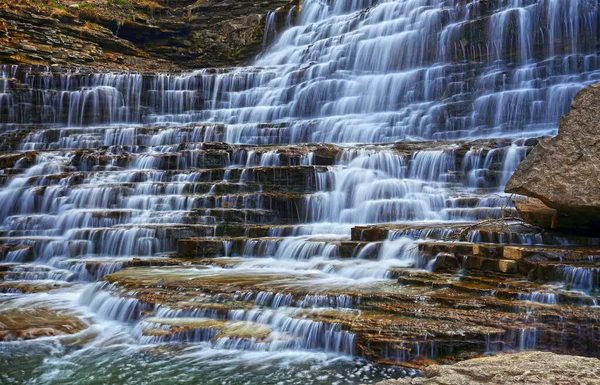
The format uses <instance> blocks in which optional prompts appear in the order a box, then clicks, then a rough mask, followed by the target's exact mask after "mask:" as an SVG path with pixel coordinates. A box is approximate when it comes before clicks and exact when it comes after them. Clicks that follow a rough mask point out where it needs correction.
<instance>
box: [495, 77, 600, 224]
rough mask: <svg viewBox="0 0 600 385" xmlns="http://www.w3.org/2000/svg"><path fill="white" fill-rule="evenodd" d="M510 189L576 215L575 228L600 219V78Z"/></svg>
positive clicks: (534, 153)
mask: <svg viewBox="0 0 600 385" xmlns="http://www.w3.org/2000/svg"><path fill="white" fill-rule="evenodd" d="M506 192H509V193H515V194H521V195H526V196H529V197H533V198H538V199H539V200H541V201H542V202H543V203H544V204H545V205H547V206H549V207H550V208H553V209H555V210H557V211H558V214H559V215H569V216H571V217H573V220H572V226H571V228H573V229H593V228H594V227H595V226H597V225H598V224H599V223H600V83H597V84H594V85H591V86H589V87H587V88H585V89H583V90H582V91H580V92H579V94H577V96H576V97H575V100H574V101H573V104H572V106H571V112H569V113H568V114H567V115H565V116H564V117H563V118H562V120H561V123H560V128H559V132H558V135H557V136H556V137H554V138H551V139H546V140H542V141H540V142H539V144H538V145H537V146H536V147H535V148H534V149H533V150H532V151H531V153H530V154H529V155H528V156H527V158H526V159H525V161H523V162H522V163H521V165H520V166H519V167H518V168H517V170H516V172H515V173H514V175H513V177H512V178H511V179H510V181H509V182H508V184H507V185H506Z"/></svg>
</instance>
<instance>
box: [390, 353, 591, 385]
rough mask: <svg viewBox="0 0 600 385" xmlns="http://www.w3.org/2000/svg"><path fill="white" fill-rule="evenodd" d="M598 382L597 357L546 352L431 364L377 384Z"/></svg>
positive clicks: (472, 384) (482, 384)
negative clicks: (422, 372)
mask: <svg viewBox="0 0 600 385" xmlns="http://www.w3.org/2000/svg"><path fill="white" fill-rule="evenodd" d="M403 384H407V385H408V384H411V385H416V384H428V385H436V384H440V385H441V384H444V385H467V384H468V385H479V384H481V385H484V384H485V385H488V384H495V385H508V384H600V360H598V359H596V358H586V357H577V356H564V355H558V354H553V353H546V352H526V353H518V354H499V355H496V356H492V357H484V358H475V359H472V360H467V361H463V362H460V363H458V364H455V365H433V366H430V367H428V368H426V369H425V376H424V377H419V378H410V379H409V378H406V379H400V380H390V381H383V382H380V383H379V384H378V385H403Z"/></svg>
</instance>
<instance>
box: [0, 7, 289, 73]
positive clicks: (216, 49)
mask: <svg viewBox="0 0 600 385" xmlns="http://www.w3.org/2000/svg"><path fill="white" fill-rule="evenodd" d="M291 6H292V3H291V2H289V0H272V1H268V2H256V3H255V2H252V1H249V0H243V1H228V0H224V1H205V0H198V1H195V0H176V1H173V0H170V1H169V0H156V1H154V0H82V1H77V0H50V1H38V0H0V61H1V62H2V63H5V64H6V63H15V64H32V65H47V66H50V65H54V66H61V67H73V66H85V67H96V68H116V69H123V70H141V71H153V70H161V71H177V70H182V69H195V68H202V67H221V66H235V65H241V64H245V63H247V62H249V61H251V60H252V59H253V58H254V57H255V55H256V54H257V53H258V52H259V51H260V49H261V47H262V44H263V31H264V24H265V18H266V15H267V13H268V12H269V11H274V10H275V9H277V8H281V9H283V10H286V9H289V8H290V7H291Z"/></svg>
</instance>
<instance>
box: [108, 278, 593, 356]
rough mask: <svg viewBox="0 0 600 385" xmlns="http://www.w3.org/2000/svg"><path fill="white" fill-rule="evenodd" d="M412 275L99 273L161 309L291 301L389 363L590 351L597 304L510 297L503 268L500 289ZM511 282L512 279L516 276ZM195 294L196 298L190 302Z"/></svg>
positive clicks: (186, 311)
mask: <svg viewBox="0 0 600 385" xmlns="http://www.w3.org/2000/svg"><path fill="white" fill-rule="evenodd" d="M406 271H407V272H408V271H409V270H406ZM412 273H414V274H415V275H421V281H420V282H421V284H418V285H412V284H411V285H410V286H403V285H402V286H401V285H400V284H394V283H391V282H390V281H385V282H379V283H376V284H373V283H370V284H367V285H366V286H364V285H363V284H360V283H357V284H355V285H353V286H352V287H344V286H341V287H335V286H334V287H331V288H328V289H327V290H324V289H323V288H322V287H319V286H318V285H315V284H314V281H313V280H312V279H313V277H312V276H310V275H309V276H297V275H293V274H292V275H289V276H288V275H286V274H284V273H282V275H278V274H275V275H273V274H268V273H267V274H260V273H257V274H255V275H247V274H246V275H244V274H243V273H239V272H236V269H224V270H219V269H204V270H203V269H199V268H192V269H187V268H169V269H164V270H161V271H156V270H152V271H150V270H149V269H145V268H133V269H126V270H122V271H120V272H118V273H115V274H112V275H110V276H107V277H105V281H107V282H111V283H113V284H114V285H115V286H114V287H113V288H111V289H110V290H113V291H114V293H115V294H116V295H124V296H130V295H131V293H135V298H136V299H137V300H138V301H140V303H141V304H142V305H141V306H140V307H144V306H147V307H153V306H154V307H155V306H156V305H160V308H159V309H161V314H160V317H172V318H180V317H192V318H194V317H196V318H203V317H207V315H210V318H213V319H228V314H229V312H232V311H234V312H235V314H236V317H238V318H236V319H246V318H245V317H246V316H250V312H248V310H251V309H252V317H258V316H259V315H260V314H262V313H266V314H270V313H271V312H273V311H275V309H277V308H278V307H281V306H284V307H287V308H289V307H297V309H294V311H293V312H290V313H289V314H291V315H292V317H298V318H301V319H304V320H306V322H308V321H310V322H317V323H318V322H323V323H324V324H326V325H331V324H335V325H338V327H339V328H340V329H339V330H341V331H347V332H350V333H352V334H354V335H355V339H354V342H355V346H354V349H355V354H357V355H361V356H364V357H366V358H369V359H373V360H377V361H386V362H388V363H390V362H400V361H411V360H415V359H417V358H435V357H438V356H440V355H444V354H445V353H450V352H453V351H454V352H456V350H457V349H459V350H460V349H468V350H469V351H473V352H490V351H500V350H504V349H510V348H519V347H520V348H531V349H535V348H537V349H541V348H544V349H548V350H553V351H569V352H579V354H597V352H598V346H599V345H598V334H597V332H598V326H597V324H596V323H597V321H598V320H599V319H600V318H599V317H600V313H599V310H598V308H596V307H590V306H555V305H551V304H545V303H536V302H534V301H529V300H514V299H508V298H509V297H510V296H513V297H514V296H515V295H516V294H518V293H508V292H507V294H506V295H505V293H504V292H505V291H507V290H504V289H503V288H502V281H503V280H505V278H504V277H503V276H499V277H497V279H498V281H497V283H496V284H495V286H496V287H497V288H499V289H501V291H502V292H501V294H500V295H498V296H496V295H495V294H494V291H493V290H490V286H491V285H490V283H489V282H485V281H484V278H481V280H482V281H481V282H477V281H476V280H472V281H469V280H459V279H456V278H454V277H453V276H452V275H444V274H432V273H426V272H418V271H414V270H413V271H412ZM428 277H431V279H437V280H439V281H440V282H442V281H445V282H446V283H447V284H446V285H445V286H442V285H439V286H437V287H436V286H432V285H429V284H428V283H426V282H425V281H424V279H426V278H428ZM415 278H418V277H416V276H415ZM509 283H511V284H513V286H514V287H515V288H516V287H518V284H517V281H515V280H509ZM537 288H540V289H541V288H543V286H540V285H536V284H533V283H531V284H528V286H527V284H523V286H522V288H521V289H519V291H522V292H523V294H532V293H535V291H533V290H537ZM170 290H172V292H169V291H170ZM165 292H169V294H168V295H166V294H165ZM119 293H120V294H119ZM200 294H201V295H202V298H203V300H202V302H199V301H195V300H194V299H197V298H198V296H199V295H200ZM509 294H510V295H509ZM578 305H585V304H584V303H580V304H579V303H578ZM286 314H288V313H286ZM140 316H141V317H146V315H144V314H143V313H141V314H140ZM148 316H151V317H157V316H159V315H155V314H149V315H148ZM252 319H265V320H268V319H270V317H258V318H252ZM173 322H175V321H173Z"/></svg>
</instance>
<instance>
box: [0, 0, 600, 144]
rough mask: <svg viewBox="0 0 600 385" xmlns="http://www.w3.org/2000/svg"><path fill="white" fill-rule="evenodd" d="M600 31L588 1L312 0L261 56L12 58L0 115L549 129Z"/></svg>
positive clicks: (322, 136) (591, 67)
mask: <svg viewBox="0 0 600 385" xmlns="http://www.w3.org/2000/svg"><path fill="white" fill-rule="evenodd" d="M364 7H367V8H364ZM274 18H275V13H271V14H269V16H268V17H267V34H266V35H265V38H266V37H267V36H272V35H273V28H274V27H273V23H274ZM597 39H598V5H597V4H595V3H594V2H592V1H587V0H538V1H531V0H514V1H513V0H510V1H509V0H506V1H505V0H503V1H498V2H496V3H495V5H494V6H491V5H490V6H488V5H486V6H483V5H482V4H481V2H480V1H458V0H453V1H441V0H405V1H381V2H377V3H376V4H374V3H372V2H370V1H368V2H367V1H359V2H352V3H351V4H347V2H345V1H341V0H340V1H334V2H332V3H331V4H330V5H326V4H324V3H322V2H321V1H318V0H308V1H306V2H305V4H304V5H303V10H302V12H301V17H300V20H299V23H298V25H295V26H291V27H289V28H288V29H287V30H285V31H283V32H282V33H281V34H280V36H278V37H277V39H276V41H275V43H274V44H273V45H272V46H271V47H270V48H269V49H268V51H267V52H265V53H264V54H262V55H261V56H260V58H259V59H258V61H257V62H256V63H255V66H254V67H244V68H232V69H224V70H200V71H196V72H193V73H184V74H180V75H163V74H157V75H141V74H135V73H125V74H123V73H89V72H85V71H70V72H66V73H65V72H53V71H52V70H51V69H46V70H42V71H39V70H32V69H25V68H21V67H15V66H3V67H2V69H1V71H0V72H2V76H1V77H2V78H4V79H8V78H12V79H15V80H16V81H18V82H20V83H23V84H25V85H27V89H26V90H20V89H19V90H14V91H13V90H12V86H11V83H10V82H7V81H4V83H2V89H0V95H2V96H1V97H0V110H1V111H3V113H2V114H1V115H0V117H1V118H2V119H0V121H1V122H3V123H4V125H6V124H10V123H33V122H38V123H49V124H57V125H61V126H64V125H66V126H69V127H73V126H87V125H98V124H115V123H126V124H131V123H160V124H173V123H178V124H181V123H193V122H214V123H223V124H226V125H227V126H226V127H225V131H226V133H225V136H226V138H228V139H230V140H232V141H234V142H240V143H248V142H250V143H251V142H252V140H253V139H252V138H256V137H257V136H260V135H261V132H262V130H263V128H262V127H261V125H265V124H268V125H271V126H272V127H273V130H274V131H277V132H276V133H275V132H274V134H276V138H273V141H274V142H276V143H287V142H329V143H348V142H351V143H382V142H392V141H398V140H415V139H459V138H475V137H500V136H510V137H522V136H530V137H531V136H541V135H549V134H553V133H555V132H556V128H557V123H558V119H559V118H560V116H562V115H563V114H564V113H565V112H566V111H567V110H568V107H569V104H570V101H571V100H572V98H573V97H574V95H575V93H576V92H577V91H578V90H580V89H581V88H582V87H584V86H585V85H587V84H590V83H593V82H595V81H598V80H600V63H599V59H598V55H597V44H598V41H597ZM279 124H281V125H283V126H281V128H277V129H276V128H275V127H277V125H279ZM283 127H285V129H284V128H283ZM254 140H256V139H254Z"/></svg>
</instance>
